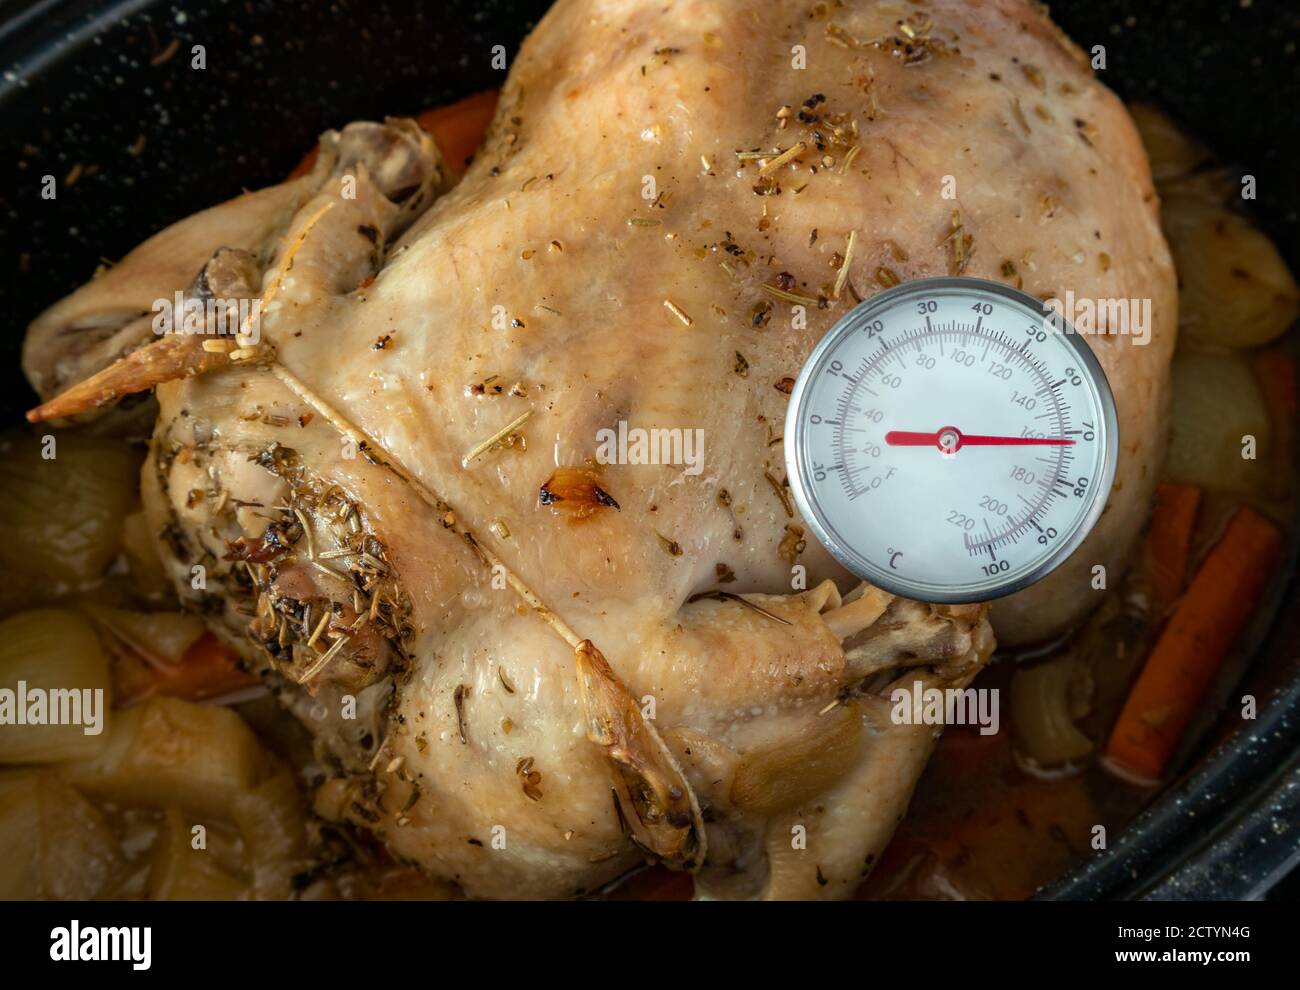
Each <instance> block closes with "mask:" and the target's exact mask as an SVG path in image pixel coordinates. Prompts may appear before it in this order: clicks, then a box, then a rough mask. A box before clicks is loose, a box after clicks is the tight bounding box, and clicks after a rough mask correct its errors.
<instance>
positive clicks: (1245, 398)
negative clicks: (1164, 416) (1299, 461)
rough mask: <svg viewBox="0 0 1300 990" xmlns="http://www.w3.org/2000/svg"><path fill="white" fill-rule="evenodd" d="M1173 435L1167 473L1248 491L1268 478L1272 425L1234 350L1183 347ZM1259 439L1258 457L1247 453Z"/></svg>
mask: <svg viewBox="0 0 1300 990" xmlns="http://www.w3.org/2000/svg"><path fill="white" fill-rule="evenodd" d="M1172 382H1173V394H1174V400H1173V416H1172V423H1173V436H1172V438H1171V442H1170V445H1169V459H1168V461H1167V462H1166V465H1165V474H1166V476H1167V477H1168V478H1169V479H1170V480H1173V481H1185V482H1189V483H1191V484H1194V485H1200V486H1202V487H1204V488H1207V489H1211V490H1219V491H1233V492H1239V493H1244V494H1249V493H1250V492H1253V491H1256V490H1258V489H1259V488H1260V486H1262V485H1263V484H1264V483H1265V482H1266V481H1267V474H1268V472H1269V464H1270V463H1271V462H1270V460H1269V458H1268V451H1269V444H1270V442H1271V439H1272V428H1271V425H1270V423H1269V418H1268V408H1267V406H1266V405H1265V403H1264V397H1263V394H1262V392H1261V391H1260V388H1259V384H1258V383H1257V382H1256V380H1255V376H1254V375H1253V374H1252V373H1251V370H1250V366H1249V365H1248V364H1247V363H1246V361H1245V360H1244V359H1243V358H1241V357H1239V356H1237V355H1230V354H1222V355H1221V354H1198V353H1196V352H1194V351H1193V352H1182V353H1180V354H1178V355H1177V356H1176V357H1175V358H1174V362H1173V375H1172ZM1248 436H1249V437H1254V438H1255V459H1254V460H1250V459H1247V458H1245V457H1243V456H1242V453H1243V449H1244V447H1243V442H1242V438H1243V437H1248Z"/></svg>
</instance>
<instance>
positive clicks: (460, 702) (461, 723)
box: [452, 684, 470, 746]
mask: <svg viewBox="0 0 1300 990" xmlns="http://www.w3.org/2000/svg"><path fill="white" fill-rule="evenodd" d="M469 690H470V689H469V685H467V684H457V685H456V691H455V693H454V694H453V695H452V700H453V701H454V702H455V703H456V731H457V732H458V733H459V734H460V741H461V743H462V744H464V745H466V746H468V745H469V735H468V734H467V733H466V731H465V696H466V695H467V694H469Z"/></svg>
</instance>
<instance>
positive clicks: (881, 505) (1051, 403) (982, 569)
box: [785, 278, 1119, 603]
mask: <svg viewBox="0 0 1300 990" xmlns="http://www.w3.org/2000/svg"><path fill="white" fill-rule="evenodd" d="M1047 313H1050V311H1049V310H1046V309H1045V307H1044V305H1043V304H1042V303H1041V302H1039V301H1038V300H1037V299H1035V298H1033V297H1032V296H1029V295H1026V294H1025V293H1022V292H1019V291H1016V290H1015V289H1011V288H1009V287H1007V286H1004V285H1001V284H1000V283H997V282H989V281H986V280H984V279H976V278H931V279H922V280H919V281H915V282H908V283H905V284H903V285H899V286H896V287H895V288H892V289H889V290H887V291H885V292H882V293H880V294H878V295H876V296H874V297H872V298H871V299H869V300H868V301H866V302H864V303H862V304H860V305H859V306H857V307H856V308H855V309H854V310H852V311H851V312H850V313H848V314H847V315H846V316H845V317H844V318H843V319H841V320H840V321H839V322H838V323H837V324H835V326H834V327H832V328H831V330H830V331H829V332H828V333H827V334H826V336H825V337H824V338H823V339H822V340H821V342H820V343H819V344H818V345H817V347H816V348H815V349H814V351H813V353H812V354H811V356H810V357H809V358H808V361H807V363H806V364H805V365H804V368H803V370H802V371H801V373H800V375H799V378H798V380H797V382H796V383H795V387H794V391H793V392H792V393H791V396H790V406H789V411H788V413H787V417H786V424H785V458H786V466H787V469H788V472H789V478H790V486H791V488H792V490H793V492H794V497H795V502H796V503H797V504H798V506H799V509H800V511H801V512H802V514H803V517H804V519H805V521H806V522H807V523H808V524H809V525H810V526H811V527H812V529H813V531H814V533H815V534H816V536H817V537H818V539H819V540H821V542H822V543H823V544H824V545H825V546H826V548H827V549H828V550H830V552H831V553H832V554H833V555H834V556H835V557H836V558H837V559H839V561H840V562H841V563H842V564H844V566H845V567H847V568H848V569H849V570H851V571H853V572H854V573H855V574H857V575H858V576H859V577H861V578H863V579H865V580H867V581H870V582H871V583H873V584H875V585H877V586H879V587H881V588H884V589H886V590H888V591H892V592H894V593H895V594H899V595H903V596H905V597H908V598H915V599H919V600H921V601H930V602H949V603H952V602H974V601H984V600H987V599H990V598H997V597H1000V596H1002V595H1008V594H1011V593H1012V592H1015V591H1019V590H1020V589H1021V588H1024V587H1026V586H1027V585H1029V584H1032V583H1033V582H1034V581H1037V580H1038V579H1040V578H1042V577H1043V576H1044V575H1046V574H1047V573H1048V572H1050V571H1051V570H1052V569H1053V568H1055V567H1056V566H1057V565H1058V564H1060V563H1061V562H1062V561H1064V560H1065V558H1066V557H1068V556H1069V555H1070V554H1071V553H1072V552H1073V551H1074V550H1075V549H1076V548H1077V547H1078V545H1079V544H1080V543H1081V542H1082V541H1083V538H1084V537H1085V536H1087V534H1088V531H1089V530H1090V529H1091V528H1092V525H1093V523H1094V522H1096V520H1097V517H1098V516H1099V515H1101V510H1102V508H1103V507H1104V506H1105V504H1106V498H1107V496H1108V494H1109V492H1110V487H1111V482H1112V480H1113V479H1114V476H1115V458H1116V452H1117V450H1118V446H1119V435H1118V433H1119V427H1118V423H1117V421H1116V417H1115V403H1114V399H1113V397H1112V396H1111V392H1110V386H1109V385H1108V384H1107V382H1106V376H1105V373H1104V372H1103V371H1102V369H1101V365H1100V364H1099V363H1098V362H1097V359H1096V358H1095V357H1094V356H1093V354H1092V351H1091V350H1090V349H1089V347H1088V344H1087V342H1086V341H1085V340H1084V339H1083V338H1082V337H1080V336H1079V335H1078V334H1077V333H1075V332H1074V331H1073V330H1072V328H1069V327H1068V324H1065V323H1064V321H1060V320H1055V321H1051V320H1047V319H1045V314H1047Z"/></svg>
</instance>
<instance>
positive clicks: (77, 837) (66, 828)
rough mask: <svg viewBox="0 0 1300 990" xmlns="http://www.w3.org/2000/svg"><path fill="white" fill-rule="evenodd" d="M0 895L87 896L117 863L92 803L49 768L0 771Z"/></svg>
mask: <svg viewBox="0 0 1300 990" xmlns="http://www.w3.org/2000/svg"><path fill="white" fill-rule="evenodd" d="M0 848H2V849H4V855H3V856H0V900H35V899H41V900H65V901H66V900H78V901H80V900H89V899H91V898H93V897H97V896H100V895H101V894H102V893H104V892H105V891H106V889H107V888H108V887H109V885H110V884H111V883H113V882H114V881H115V879H116V877H117V875H118V874H119V872H120V870H121V868H122V856H121V851H120V849H119V847H118V842H117V838H116V836H114V835H113V832H112V830H111V829H110V828H109V826H108V823H107V822H106V821H105V820H104V816H103V815H102V814H100V812H99V811H98V809H96V808H95V807H94V806H93V805H91V804H90V802H88V801H87V800H86V799H85V798H83V797H82V796H81V795H80V794H78V793H77V792H76V791H75V790H73V789H72V788H71V787H69V786H68V785H67V784H65V783H63V782H62V781H61V780H59V779H58V776H57V775H56V774H55V773H54V772H53V771H49V770H6V771H3V772H0Z"/></svg>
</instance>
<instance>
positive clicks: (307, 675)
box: [298, 616, 350, 684]
mask: <svg viewBox="0 0 1300 990" xmlns="http://www.w3.org/2000/svg"><path fill="white" fill-rule="evenodd" d="M327 617H328V616H327ZM349 642H350V640H349V637H347V636H340V637H339V638H338V639H336V640H335V641H334V643H333V645H331V646H330V648H329V649H328V650H326V651H325V652H324V653H322V654H321V655H320V656H319V657H318V658H317V659H316V662H315V663H313V664H312V665H311V666H310V667H308V668H307V669H306V670H304V671H303V672H302V676H301V677H299V678H298V683H299V684H306V683H307V682H308V681H311V680H313V679H314V678H315V677H316V675H317V674H319V673H320V672H321V671H322V670H324V669H325V667H326V666H327V665H328V664H329V662H330V661H331V660H333V659H334V658H335V657H336V656H337V655H338V653H339V651H340V650H342V649H343V647H344V646H346V645H347V644H348V643H349Z"/></svg>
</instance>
